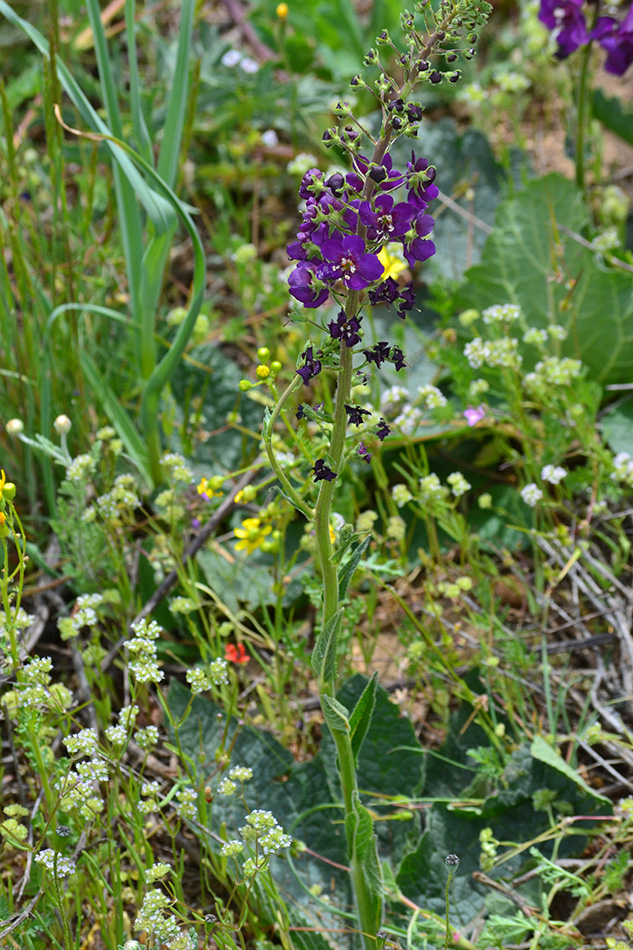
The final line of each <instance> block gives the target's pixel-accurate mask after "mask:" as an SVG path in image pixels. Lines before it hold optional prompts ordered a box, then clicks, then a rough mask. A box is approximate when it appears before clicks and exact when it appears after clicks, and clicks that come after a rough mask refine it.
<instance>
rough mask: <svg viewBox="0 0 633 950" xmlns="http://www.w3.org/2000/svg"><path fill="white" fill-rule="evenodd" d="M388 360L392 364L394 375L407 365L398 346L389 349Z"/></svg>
mask: <svg viewBox="0 0 633 950" xmlns="http://www.w3.org/2000/svg"><path fill="white" fill-rule="evenodd" d="M389 359H390V360H391V362H392V363H393V365H394V369H395V371H396V373H399V372H400V370H401V369H404V368H405V366H406V365H407V364H406V363H405V361H404V354H403V352H402V350H401V349H400V347H399V346H393V347H392V348H391V355H390V357H389Z"/></svg>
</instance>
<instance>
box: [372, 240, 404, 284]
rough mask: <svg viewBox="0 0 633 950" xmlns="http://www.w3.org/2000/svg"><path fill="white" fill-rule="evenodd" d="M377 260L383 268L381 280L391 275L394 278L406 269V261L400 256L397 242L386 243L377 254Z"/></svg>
mask: <svg viewBox="0 0 633 950" xmlns="http://www.w3.org/2000/svg"><path fill="white" fill-rule="evenodd" d="M378 260H379V261H380V263H381V264H382V266H383V267H384V268H385V269H384V271H383V274H382V277H381V280H387V278H388V277H393V279H394V280H397V278H398V277H399V276H400V274H402V272H403V271H405V270H406V269H407V266H408V265H407V262H406V261H405V260H404V259H403V257H402V252H401V250H400V245H399V244H386V245H385V247H383V249H382V250H381V252H380V254H379V255H378Z"/></svg>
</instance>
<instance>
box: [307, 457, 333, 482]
mask: <svg viewBox="0 0 633 950" xmlns="http://www.w3.org/2000/svg"><path fill="white" fill-rule="evenodd" d="M312 472H313V473H314V480H315V482H323V481H325V482H333V481H334V479H335V478H336V472H333V471H332V469H331V468H330V467H329V465H326V464H325V462H324V461H323V459H317V460H316V462H315V463H314V466H313V468H312Z"/></svg>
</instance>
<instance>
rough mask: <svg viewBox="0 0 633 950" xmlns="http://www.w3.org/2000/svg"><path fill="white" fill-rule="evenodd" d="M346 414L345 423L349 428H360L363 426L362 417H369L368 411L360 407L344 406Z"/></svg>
mask: <svg viewBox="0 0 633 950" xmlns="http://www.w3.org/2000/svg"><path fill="white" fill-rule="evenodd" d="M345 412H346V413H347V422H348V424H349V425H351V426H360V425H362V424H363V416H371V412H370V411H369V409H363V408H362V406H348V405H346V406H345Z"/></svg>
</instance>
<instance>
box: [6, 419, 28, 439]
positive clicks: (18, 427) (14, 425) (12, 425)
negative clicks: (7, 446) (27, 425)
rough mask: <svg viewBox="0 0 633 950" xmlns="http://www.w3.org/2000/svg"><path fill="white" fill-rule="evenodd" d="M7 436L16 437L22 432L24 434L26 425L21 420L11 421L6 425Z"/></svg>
mask: <svg viewBox="0 0 633 950" xmlns="http://www.w3.org/2000/svg"><path fill="white" fill-rule="evenodd" d="M5 429H6V432H7V435H11V436H15V435H19V434H20V432H24V423H23V422H22V420H21V419H9V421H8V422H7V424H6V425H5Z"/></svg>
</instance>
